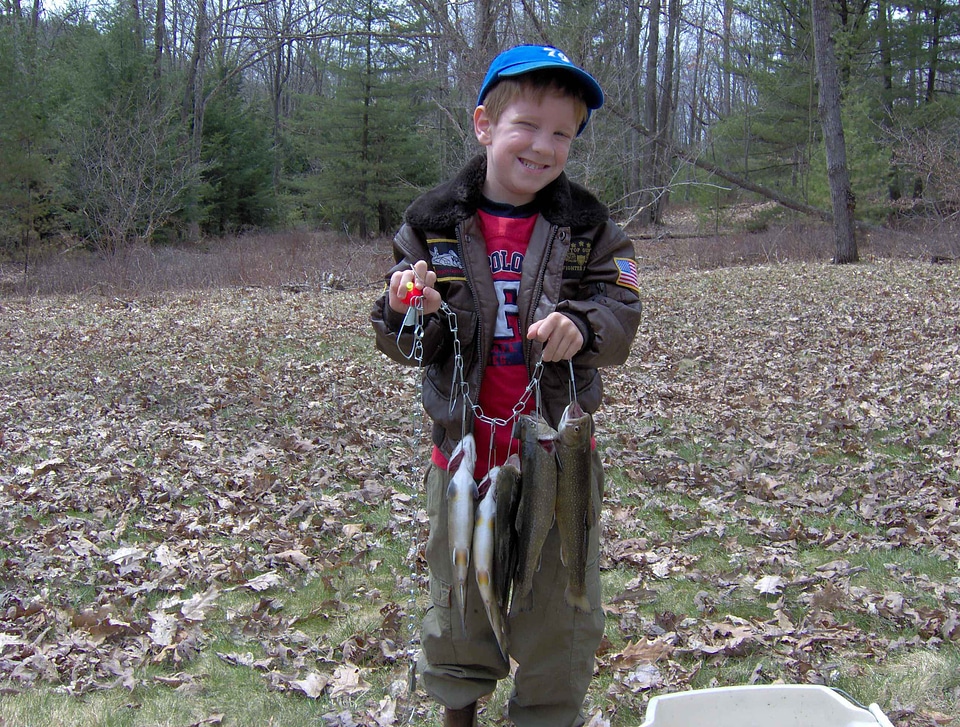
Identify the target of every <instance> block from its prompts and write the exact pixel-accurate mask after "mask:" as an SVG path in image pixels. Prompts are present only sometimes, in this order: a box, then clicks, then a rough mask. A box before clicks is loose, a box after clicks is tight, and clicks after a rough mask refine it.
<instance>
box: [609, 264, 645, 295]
mask: <svg viewBox="0 0 960 727" xmlns="http://www.w3.org/2000/svg"><path fill="white" fill-rule="evenodd" d="M613 261H614V262H615V263H616V264H617V285H619V286H621V287H624V288H629V289H630V290H632V291H633V292H634V293H636V294H637V295H640V277H639V276H638V275H637V263H636V261H635V260H631V259H630V258H628V257H615V258H614V259H613Z"/></svg>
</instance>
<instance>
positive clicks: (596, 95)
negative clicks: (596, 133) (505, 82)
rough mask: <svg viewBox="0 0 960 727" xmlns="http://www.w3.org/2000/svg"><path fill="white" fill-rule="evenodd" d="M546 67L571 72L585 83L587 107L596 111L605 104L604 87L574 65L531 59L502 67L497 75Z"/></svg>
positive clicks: (520, 73) (518, 73)
mask: <svg viewBox="0 0 960 727" xmlns="http://www.w3.org/2000/svg"><path fill="white" fill-rule="evenodd" d="M545 68H550V69H554V70H558V71H561V72H563V73H569V74H570V75H571V76H575V77H576V78H577V80H578V81H580V83H581V84H582V85H583V90H584V94H583V100H584V101H585V102H586V104H587V108H588V109H590V110H591V111H596V110H597V109H598V108H600V107H601V106H603V89H602V88H600V84H599V83H597V81H596V79H595V78H594V77H593V76H591V75H590V74H589V73H587V72H586V71H584V70H583V69H581V68H578V67H577V66H574V65H566V64H563V63H545V62H544V61H539V60H538V61H530V62H527V63H515V64H514V65H512V66H508V67H507V68H504V69H502V70H501V71H500V72H499V73H498V74H497V77H498V78H504V77H506V78H509V77H511V76H522V75H523V74H524V73H530V72H531V71H539V70H542V69H545Z"/></svg>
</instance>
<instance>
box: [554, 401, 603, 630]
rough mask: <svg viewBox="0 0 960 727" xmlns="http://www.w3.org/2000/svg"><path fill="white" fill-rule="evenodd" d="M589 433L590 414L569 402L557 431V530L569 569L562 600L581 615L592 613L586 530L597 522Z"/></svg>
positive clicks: (591, 423)
mask: <svg viewBox="0 0 960 727" xmlns="http://www.w3.org/2000/svg"><path fill="white" fill-rule="evenodd" d="M592 431H593V422H592V419H591V418H590V415H589V414H587V413H586V412H584V411H583V409H582V408H581V407H580V405H579V404H578V403H577V402H575V401H574V402H571V403H570V404H569V405H568V406H567V408H566V409H564V410H563V416H561V417H560V426H559V427H558V428H557V434H558V437H557V459H558V461H559V464H558V472H557V529H558V530H559V531H560V560H561V561H562V562H563V564H564V565H565V566H566V567H567V570H568V574H567V590H566V592H565V593H564V597H565V599H566V601H567V603H568V604H569V605H570V606H573V607H574V608H576V609H578V610H580V611H583V612H584V613H589V612H590V611H591V608H590V601H589V599H588V598H587V589H586V574H587V531H588V530H589V529H590V527H591V526H592V525H594V524H595V523H596V521H597V515H596V512H595V511H594V507H593V497H592V489H593V473H592V471H591V467H592V460H591V456H590V437H591V435H592Z"/></svg>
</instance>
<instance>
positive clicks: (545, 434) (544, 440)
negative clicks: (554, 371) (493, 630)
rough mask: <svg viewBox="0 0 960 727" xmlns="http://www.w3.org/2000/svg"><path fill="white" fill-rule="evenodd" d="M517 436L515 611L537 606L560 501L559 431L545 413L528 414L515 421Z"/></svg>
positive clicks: (512, 603)
mask: <svg viewBox="0 0 960 727" xmlns="http://www.w3.org/2000/svg"><path fill="white" fill-rule="evenodd" d="M514 437H516V438H517V439H519V440H520V472H521V480H520V502H519V504H518V505H517V517H516V525H515V527H516V529H517V569H516V573H515V574H514V580H513V594H512V596H511V601H510V610H511V612H516V610H517V609H519V610H521V611H529V610H530V609H531V608H533V577H534V574H535V573H536V572H537V570H539V568H540V555H541V553H542V551H543V544H544V542H545V541H546V539H547V535H549V533H550V530H551V528H552V527H553V522H554V518H555V510H556V505H557V447H556V444H557V431H556V430H555V429H554V428H553V427H551V426H550V425H549V424H548V423H547V421H546V420H545V419H544V418H543V417H541V416H539V415H536V416H533V415H529V414H525V415H523V416H521V417H520V418H519V419H518V420H517V422H516V424H515V425H514Z"/></svg>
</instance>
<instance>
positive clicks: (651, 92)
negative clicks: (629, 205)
mask: <svg viewBox="0 0 960 727" xmlns="http://www.w3.org/2000/svg"><path fill="white" fill-rule="evenodd" d="M659 61H660V0H650V10H649V16H648V17H647V69H646V79H645V80H644V94H643V120H644V125H645V126H646V127H647V130H648V131H649V132H650V136H649V137H648V138H647V143H646V144H644V146H643V153H642V155H641V164H642V169H641V178H642V180H643V181H642V185H641V191H640V205H641V210H640V215H639V220H640V223H641V224H643V225H650V224H653V223H655V222H656V194H657V189H656V186H657V183H656V176H655V175H656V169H657V139H658V136H659V135H658V133H657V132H658V129H657V118H658V117H657V96H658V94H657V82H658V80H659V78H658V73H657V70H658V66H659V65H660V63H659Z"/></svg>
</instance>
